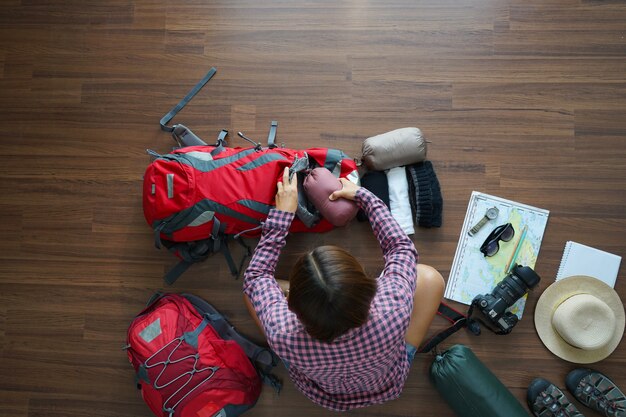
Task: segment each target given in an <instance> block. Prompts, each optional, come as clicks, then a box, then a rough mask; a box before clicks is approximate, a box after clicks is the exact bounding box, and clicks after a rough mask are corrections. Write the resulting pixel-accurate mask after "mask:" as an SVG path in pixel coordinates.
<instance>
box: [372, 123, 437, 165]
mask: <svg viewBox="0 0 626 417" xmlns="http://www.w3.org/2000/svg"><path fill="white" fill-rule="evenodd" d="M426 151H427V149H426V140H425V139H424V136H422V131H421V130H419V129H418V128H416V127H404V128H402V129H396V130H392V131H391V132H387V133H383V134H380V135H377V136H372V137H371V138H367V139H365V141H363V147H362V156H361V159H362V160H363V163H364V164H365V165H366V166H367V167H368V168H369V169H371V170H374V171H384V170H385V169H389V168H394V167H400V166H404V165H410V164H415V163H417V162H421V161H423V160H425V159H426Z"/></svg>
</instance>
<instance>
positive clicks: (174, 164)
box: [143, 68, 359, 284]
mask: <svg viewBox="0 0 626 417" xmlns="http://www.w3.org/2000/svg"><path fill="white" fill-rule="evenodd" d="M216 71H217V70H216V69H215V68H211V70H210V71H209V72H208V73H207V74H206V75H205V76H204V78H203V79H202V80H200V82H198V84H196V86H195V87H194V88H193V89H192V90H191V91H190V92H189V93H188V94H187V95H186V96H185V97H184V98H183V99H182V100H181V101H180V102H179V103H178V104H177V105H176V106H175V107H174V108H173V109H172V110H171V111H170V112H169V113H167V114H166V115H165V116H163V118H162V119H161V121H160V125H161V129H162V130H164V131H167V132H171V133H172V136H173V137H174V140H175V141H176V142H177V144H178V146H179V148H178V149H176V150H174V151H173V152H171V153H168V154H166V155H160V154H158V153H156V152H154V151H151V150H149V151H148V153H149V154H151V155H152V156H153V157H154V158H155V159H154V161H153V162H152V163H151V164H150V165H149V166H148V168H147V169H146V173H145V175H144V183H143V209H144V215H145V217H146V221H147V222H148V224H149V225H150V226H151V227H152V228H153V230H154V238H155V246H156V247H157V248H161V246H165V247H167V248H168V249H170V251H172V252H173V253H174V254H175V255H176V256H178V257H179V258H180V259H181V261H180V262H179V263H178V265H176V266H175V267H174V268H172V270H170V271H169V272H168V273H167V274H166V275H165V281H166V282H167V283H169V284H172V283H173V282H174V281H175V280H176V279H177V278H178V277H179V276H180V275H181V274H182V273H183V272H184V271H185V270H186V269H187V268H189V266H190V265H191V264H192V263H194V262H199V261H202V260H204V259H206V258H207V257H208V256H209V255H210V254H211V253H214V252H218V251H220V252H222V253H223V254H224V256H225V257H226V261H227V263H228V266H229V268H230V271H231V273H232V274H233V275H235V276H238V275H239V272H240V271H241V269H242V267H243V264H244V262H245V260H246V258H247V257H248V256H250V255H251V249H250V247H249V246H248V245H246V244H245V243H244V242H243V240H241V239H239V238H240V237H241V236H245V237H254V236H258V235H259V234H260V233H261V223H262V222H263V221H264V220H265V218H266V217H267V215H268V213H269V211H270V209H271V208H273V207H274V205H275V201H274V197H275V195H276V183H277V182H278V180H279V179H280V178H282V174H283V170H284V169H285V167H289V168H290V172H291V173H292V174H297V175H299V176H301V177H303V176H304V175H305V174H306V172H308V171H310V170H311V169H313V168H316V167H325V168H327V169H329V170H330V171H331V172H333V174H335V176H336V177H338V178H349V179H350V180H351V181H353V182H355V183H358V181H359V176H358V172H357V167H356V164H355V162H354V161H353V160H352V159H350V158H348V157H347V156H346V155H345V154H344V153H343V152H342V151H339V150H336V149H327V148H310V149H306V150H302V151H296V150H293V149H287V148H284V147H278V146H277V145H276V144H275V140H276V129H277V127H278V123H277V122H275V121H274V122H272V124H271V128H270V132H269V135H268V139H267V142H268V143H267V147H263V146H262V145H261V143H256V142H255V141H253V140H251V139H249V138H247V137H246V136H245V135H243V134H242V133H241V132H239V136H241V137H242V138H243V139H245V140H247V141H249V142H251V143H252V144H253V145H254V146H252V147H247V148H239V147H237V148H229V147H226V146H225V145H226V135H227V134H228V132H227V131H226V130H222V131H221V132H220V134H219V136H218V139H217V142H216V144H215V145H214V146H209V145H207V143H206V142H204V141H203V140H202V139H200V138H199V137H198V136H196V135H195V134H194V133H193V132H192V131H191V130H190V129H188V128H187V127H185V126H184V125H182V124H176V125H174V126H168V123H169V122H170V121H171V120H172V118H173V117H174V116H175V115H176V114H177V113H178V112H179V111H180V110H181V109H182V108H183V107H184V106H185V105H186V104H187V103H188V102H189V101H190V100H191V99H192V98H193V97H194V95H195V94H196V93H198V91H200V89H201V88H202V87H203V86H204V85H205V84H206V83H207V82H208V81H209V80H210V79H211V78H212V77H213V75H215V73H216ZM302 180H303V178H299V181H298V182H299V184H300V186H301V184H302ZM298 194H299V196H298V199H299V201H298V211H297V213H296V214H297V218H296V219H295V220H294V222H293V223H292V226H291V229H290V230H291V231H292V232H325V231H328V230H330V229H332V228H333V226H332V225H331V224H330V223H329V222H328V221H326V220H325V219H323V218H321V217H320V216H319V213H317V210H316V209H315V207H314V206H313V205H312V204H310V203H309V202H308V201H306V196H305V193H304V192H303V191H302V190H301V189H300V192H299V193H298ZM229 236H233V237H234V238H235V240H236V241H238V242H239V243H240V244H241V245H242V246H243V247H244V249H245V254H244V256H243V258H242V260H241V262H240V264H239V266H237V265H235V262H234V261H233V259H232V256H231V255H230V252H229V250H228V237H229Z"/></svg>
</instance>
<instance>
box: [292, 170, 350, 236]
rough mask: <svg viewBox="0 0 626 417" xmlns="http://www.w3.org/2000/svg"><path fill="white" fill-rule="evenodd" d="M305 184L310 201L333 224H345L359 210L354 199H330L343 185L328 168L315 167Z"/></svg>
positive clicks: (305, 190)
mask: <svg viewBox="0 0 626 417" xmlns="http://www.w3.org/2000/svg"><path fill="white" fill-rule="evenodd" d="M303 185H304V192H305V193H306V196H307V197H308V199H309V201H310V202H311V203H313V205H314V206H315V208H317V210H318V211H319V212H320V214H321V215H322V217H324V218H325V219H326V220H328V221H329V222H330V223H331V224H332V225H333V226H339V227H340V226H345V225H346V224H348V223H349V222H350V220H352V219H353V218H354V217H355V216H356V214H357V212H358V211H359V208H358V207H357V205H356V203H355V202H354V201H350V200H346V199H345V198H339V199H337V200H335V201H331V200H329V199H328V197H330V195H331V194H332V193H333V192H335V191H337V190H341V188H342V187H343V185H342V184H341V181H339V179H338V178H337V177H335V176H334V175H333V173H332V172H330V171H329V170H328V169H326V168H323V167H320V168H315V169H313V170H312V171H311V172H310V173H309V175H307V177H306V178H305V180H304V184H303Z"/></svg>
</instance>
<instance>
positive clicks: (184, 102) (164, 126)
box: [159, 67, 217, 132]
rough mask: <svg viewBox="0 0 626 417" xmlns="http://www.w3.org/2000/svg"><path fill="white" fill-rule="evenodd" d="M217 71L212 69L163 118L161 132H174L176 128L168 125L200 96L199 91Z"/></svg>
mask: <svg viewBox="0 0 626 417" xmlns="http://www.w3.org/2000/svg"><path fill="white" fill-rule="evenodd" d="M216 72H217V69H215V67H213V68H211V69H210V70H209V72H207V74H206V75H205V76H204V77H203V78H202V79H201V80H200V81H199V82H198V83H197V84H196V85H195V86H194V87H193V88H192V89H191V91H189V92H188V93H187V95H186V96H185V97H184V98H183V99H182V100H181V101H180V102H179V103H178V104H177V105H176V106H174V108H173V109H172V110H170V111H169V112H168V113H167V114H166V115H165V116H163V117H162V118H161V121H160V122H159V124H160V125H161V130H164V131H166V132H172V131H173V130H174V128H175V126H168V125H167V124H168V123H169V122H170V121H171V120H172V119H173V118H174V116H176V115H177V114H178V112H179V111H181V110H182V109H183V107H185V106H186V105H187V103H189V101H191V99H192V98H193V97H194V96H195V95H196V94H198V91H200V90H201V89H202V87H204V85H205V84H206V83H208V82H209V80H210V79H211V78H212V77H213V76H214V75H215V73H216Z"/></svg>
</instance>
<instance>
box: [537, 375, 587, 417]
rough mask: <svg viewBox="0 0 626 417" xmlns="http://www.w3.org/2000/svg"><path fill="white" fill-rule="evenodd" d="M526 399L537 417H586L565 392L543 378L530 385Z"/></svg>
mask: <svg viewBox="0 0 626 417" xmlns="http://www.w3.org/2000/svg"><path fill="white" fill-rule="evenodd" d="M526 399H527V401H528V407H529V408H530V409H531V410H532V412H533V414H534V415H535V416H537V417H584V416H583V415H582V414H581V413H580V411H578V410H577V409H576V407H574V404H572V403H571V402H570V400H568V399H567V397H566V396H565V394H563V391H561V390H560V389H559V388H558V387H556V386H555V385H554V384H552V383H550V381H547V380H545V379H543V378H536V379H535V380H533V382H531V383H530V385H529V386H528V393H527V397H526Z"/></svg>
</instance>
